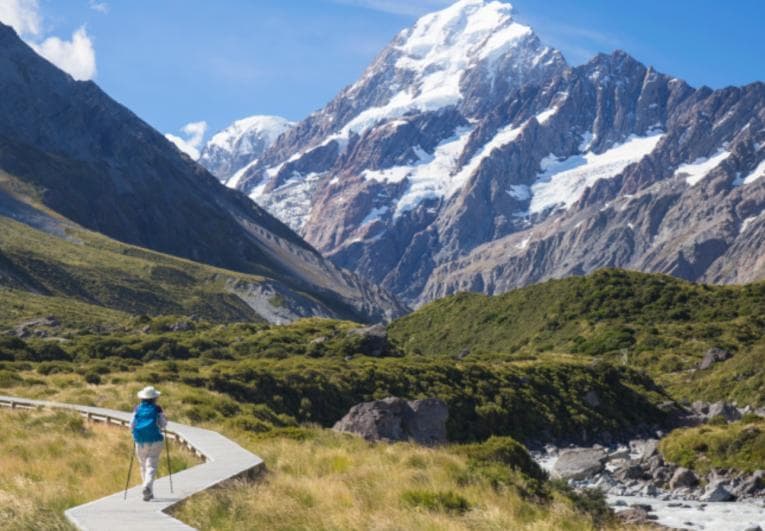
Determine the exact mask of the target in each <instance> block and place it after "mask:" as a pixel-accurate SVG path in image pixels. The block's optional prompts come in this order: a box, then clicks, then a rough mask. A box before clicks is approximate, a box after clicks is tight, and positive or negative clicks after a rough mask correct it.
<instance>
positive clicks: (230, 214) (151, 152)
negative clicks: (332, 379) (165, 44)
mask: <svg viewBox="0 0 765 531" xmlns="http://www.w3.org/2000/svg"><path fill="white" fill-rule="evenodd" d="M0 72H2V74H0V87H2V89H3V94H4V98H2V101H0V116H2V117H3V120H0V169H2V170H3V171H5V172H7V173H8V174H11V175H13V176H15V177H16V178H17V179H20V180H22V181H24V182H25V183H27V184H28V185H30V186H32V187H34V188H36V189H38V190H39V193H40V198H41V202H42V203H43V204H44V205H46V206H47V207H49V208H51V209H52V210H54V211H56V212H58V213H59V214H61V215H63V216H64V217H66V218H68V219H70V220H72V221H73V222H74V223H76V224H79V225H81V226H83V227H85V228H87V229H90V230H94V231H96V232H100V233H103V234H105V235H106V236H109V237H111V238H114V239H116V240H119V241H122V242H125V243H128V244H133V245H138V246H141V247H146V248H149V249H153V250H156V251H159V252H164V253H168V254H173V255H176V256H180V257H183V258H188V259H191V260H195V261H199V262H203V263H206V264H209V265H212V266H217V267H223V268H227V269H233V270H237V271H240V272H243V273H253V274H257V275H263V276H267V277H270V278H273V279H275V280H277V282H279V283H281V284H282V285H284V287H285V288H287V289H291V290H297V291H304V292H307V293H311V294H312V295H313V296H315V297H316V298H318V299H319V300H322V301H323V303H324V304H325V305H326V306H327V307H330V308H332V307H334V308H335V309H336V310H337V315H344V316H346V317H353V318H357V319H360V320H364V321H377V320H381V319H386V318H390V317H392V316H394V315H399V314H401V313H402V312H404V311H405V309H404V307H403V306H401V305H400V304H399V303H398V302H397V301H396V300H395V298H393V297H391V296H390V295H388V294H387V293H386V292H384V291H383V290H380V289H378V288H377V287H375V286H372V285H369V284H368V283H365V282H363V281H361V280H359V279H358V278H357V277H356V276H355V275H353V274H351V273H349V272H347V271H343V270H341V269H339V268H337V267H336V266H334V265H333V264H331V263H329V262H328V261H326V260H325V259H324V258H323V257H322V256H321V255H320V254H319V253H318V252H317V251H316V250H315V249H314V248H313V247H312V246H311V245H309V244H308V243H306V242H305V241H304V240H303V239H302V238H300V237H299V236H298V235H297V234H295V233H294V232H293V231H291V230H290V229H289V228H288V227H287V226H285V225H284V224H282V223H281V222H280V221H278V220H277V219H276V218H274V217H273V216H271V215H270V214H268V213H267V212H266V211H265V210H263V209H261V208H260V207H258V206H257V205H256V204H255V203H253V202H252V201H251V200H250V199H248V198H247V197H245V196H244V195H242V194H241V193H239V192H237V191H234V190H230V189H226V188H225V187H223V186H222V185H221V184H220V183H219V181H218V180H217V179H216V178H215V177H213V176H212V175H210V174H209V173H208V172H207V171H206V170H204V169H203V168H202V167H201V166H199V165H197V164H196V163H194V162H193V161H191V160H190V159H189V158H188V157H187V156H185V155H183V154H181V152H180V151H178V150H177V148H175V146H174V145H173V144H171V143H170V142H169V141H168V140H167V139H165V137H164V136H163V135H161V134H160V133H159V132H157V131H155V130H154V129H152V128H151V127H150V126H149V125H147V124H146V123H145V122H143V121H142V120H141V119H140V118H138V117H137V116H136V115H135V114H134V113H132V112H131V111H130V110H128V109H126V108H125V107H123V106H122V105H120V104H118V103H117V102H115V101H114V100H112V99H111V98H110V97H109V96H108V95H106V94H105V93H104V92H102V91H101V90H100V89H99V88H98V86H97V85H96V84H95V83H93V82H90V81H88V82H79V81H75V80H73V79H72V78H71V77H70V76H68V75H67V74H65V73H63V72H61V71H60V70H58V69H57V68H55V67H54V66H53V65H51V64H50V63H49V62H47V61H46V60H45V59H43V58H41V57H39V56H38V55H37V54H36V53H35V52H34V51H33V50H32V49H31V48H29V47H28V46H27V45H26V44H25V43H23V42H22V41H21V39H19V38H18V36H17V35H16V33H15V32H14V31H13V29H12V28H10V27H8V26H4V25H0Z"/></svg>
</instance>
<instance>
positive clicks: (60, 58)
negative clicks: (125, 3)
mask: <svg viewBox="0 0 765 531" xmlns="http://www.w3.org/2000/svg"><path fill="white" fill-rule="evenodd" d="M94 4H96V5H99V6H104V7H105V6H106V4H105V3H103V2H95V1H93V0H91V4H90V5H91V7H93V6H94ZM94 9H95V7H94ZM0 21H2V22H3V23H4V24H8V25H10V26H12V27H13V29H15V30H16V33H18V34H19V35H21V36H22V37H23V38H24V40H25V41H26V43H27V44H29V46H31V47H32V48H33V49H34V51H36V52H37V53H38V54H40V55H41V56H43V57H45V58H46V59H47V60H48V61H50V62H51V63H53V64H54V65H56V66H57V67H59V68H60V69H61V70H63V71H64V72H66V73H68V74H69V75H71V76H72V77H73V78H74V79H77V80H87V79H92V78H93V76H95V75H96V51H95V49H94V48H93V41H92V40H91V38H90V36H89V35H88V32H87V30H86V29H85V27H84V26H81V27H80V28H79V29H77V31H75V32H74V33H73V34H72V39H71V40H69V41H67V40H63V39H61V38H59V37H56V36H50V37H47V38H44V39H43V37H44V35H43V32H42V29H41V28H42V16H41V15H40V6H39V4H38V2H37V0H0Z"/></svg>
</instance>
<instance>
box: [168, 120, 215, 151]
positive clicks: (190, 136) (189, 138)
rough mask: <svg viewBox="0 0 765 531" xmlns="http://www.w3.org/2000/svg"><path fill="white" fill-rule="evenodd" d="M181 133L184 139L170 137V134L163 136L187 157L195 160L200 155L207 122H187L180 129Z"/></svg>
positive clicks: (175, 136) (174, 136)
mask: <svg viewBox="0 0 765 531" xmlns="http://www.w3.org/2000/svg"><path fill="white" fill-rule="evenodd" d="M181 132H182V133H183V134H184V135H185V136H186V138H182V137H180V136H177V135H172V134H170V133H167V134H165V138H167V139H168V140H169V141H170V142H172V143H173V144H175V146H176V147H177V148H178V149H180V150H181V151H183V152H184V153H186V154H187V155H188V156H189V157H191V158H192V159H194V160H197V159H198V158H199V155H200V153H199V149H200V148H201V147H202V142H203V141H204V138H205V133H206V132H207V122H205V121H200V122H189V123H187V124H186V125H184V126H183V127H181Z"/></svg>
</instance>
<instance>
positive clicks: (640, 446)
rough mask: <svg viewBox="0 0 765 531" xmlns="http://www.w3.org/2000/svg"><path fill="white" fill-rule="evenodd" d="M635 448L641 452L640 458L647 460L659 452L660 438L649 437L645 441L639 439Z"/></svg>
mask: <svg viewBox="0 0 765 531" xmlns="http://www.w3.org/2000/svg"><path fill="white" fill-rule="evenodd" d="M635 450H636V451H637V453H639V454H640V459H641V460H643V461H647V460H648V459H650V458H651V457H653V456H655V455H657V454H658V453H659V441H658V439H647V440H645V441H637V444H636V445H635Z"/></svg>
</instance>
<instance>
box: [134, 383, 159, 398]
mask: <svg viewBox="0 0 765 531" xmlns="http://www.w3.org/2000/svg"><path fill="white" fill-rule="evenodd" d="M161 394H162V393H160V392H159V391H157V390H156V389H154V386H153V385H150V386H148V387H144V388H143V389H141V390H140V391H138V398H140V399H141V400H151V399H153V398H157V397H158V396H159V395H161Z"/></svg>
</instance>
